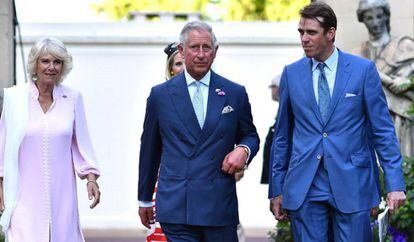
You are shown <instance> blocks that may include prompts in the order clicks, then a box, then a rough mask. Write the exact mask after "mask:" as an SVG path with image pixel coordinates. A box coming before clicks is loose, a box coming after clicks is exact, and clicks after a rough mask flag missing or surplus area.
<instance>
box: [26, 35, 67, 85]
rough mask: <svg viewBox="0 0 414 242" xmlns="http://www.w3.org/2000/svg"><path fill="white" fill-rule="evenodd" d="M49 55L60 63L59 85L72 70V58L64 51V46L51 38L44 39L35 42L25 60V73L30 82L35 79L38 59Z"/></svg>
mask: <svg viewBox="0 0 414 242" xmlns="http://www.w3.org/2000/svg"><path fill="white" fill-rule="evenodd" d="M47 54H50V55H52V56H53V57H55V58H56V59H59V60H61V61H62V75H61V77H60V79H59V80H58V83H56V84H59V83H61V82H62V81H63V80H64V79H65V77H66V75H67V74H69V72H70V71H71V70H72V68H73V62H72V56H71V55H70V54H69V52H68V51H67V50H66V47H65V45H64V44H63V43H62V41H60V40H58V39H55V38H51V37H45V38H41V39H40V40H38V41H37V42H36V44H35V45H33V47H32V48H31V49H30V52H29V57H28V60H27V73H28V74H29V78H30V80H32V81H34V80H36V78H37V74H36V69H37V61H38V59H39V58H40V57H41V56H43V55H47Z"/></svg>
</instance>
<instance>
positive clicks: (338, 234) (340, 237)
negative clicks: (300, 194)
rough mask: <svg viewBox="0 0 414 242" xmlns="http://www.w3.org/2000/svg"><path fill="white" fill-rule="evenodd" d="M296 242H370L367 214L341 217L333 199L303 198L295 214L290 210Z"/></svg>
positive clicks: (370, 235)
mask: <svg viewBox="0 0 414 242" xmlns="http://www.w3.org/2000/svg"><path fill="white" fill-rule="evenodd" d="M289 213H290V215H291V228H292V233H293V238H294V240H295V242H313V241H315V242H325V241H329V242H330V241H335V242H370V241H372V230H371V223H370V210H365V211H361V212H355V213H342V212H341V211H339V210H338V208H337V207H336V205H335V202H334V200H333V199H332V196H328V197H325V198H323V199H320V198H306V199H305V201H304V203H303V204H302V206H300V207H299V209H297V210H289Z"/></svg>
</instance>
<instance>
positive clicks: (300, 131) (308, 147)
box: [269, 51, 405, 213]
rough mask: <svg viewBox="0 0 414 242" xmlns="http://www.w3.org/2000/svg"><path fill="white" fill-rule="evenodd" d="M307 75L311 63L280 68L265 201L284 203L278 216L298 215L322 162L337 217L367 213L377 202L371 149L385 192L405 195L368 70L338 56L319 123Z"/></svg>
mask: <svg viewBox="0 0 414 242" xmlns="http://www.w3.org/2000/svg"><path fill="white" fill-rule="evenodd" d="M311 67H312V61H311V59H309V58H306V57H305V58H303V59H301V60H299V61H297V62H295V63H293V64H290V65H288V66H286V67H285V68H284V71H283V74H282V78H281V84H280V102H279V103H280V104H279V111H278V116H277V117H278V119H277V122H276V132H275V136H274V142H273V147H272V152H273V153H272V157H273V160H272V162H273V163H272V179H271V186H270V190H269V194H270V196H271V197H275V196H278V195H283V200H282V205H283V207H284V208H287V209H290V210H296V209H298V208H299V207H300V206H301V204H302V203H303V201H304V199H305V198H306V195H307V193H308V190H309V188H310V186H311V184H312V181H313V178H314V176H315V173H316V171H317V169H318V165H319V161H320V157H323V159H324V160H325V161H324V162H325V163H324V164H325V169H326V170H327V172H328V177H329V182H330V186H331V189H332V195H333V197H334V199H335V202H336V204H337V207H338V209H340V210H341V211H342V212H344V213H351V212H357V211H362V210H368V209H370V208H372V207H374V206H376V205H378V203H379V201H380V194H379V191H378V189H377V181H376V179H377V176H378V170H377V169H376V167H375V162H372V161H373V160H375V157H372V156H373V152H372V147H374V149H375V151H376V152H377V154H378V156H379V161H380V164H381V166H382V168H383V170H384V172H385V187H386V190H387V192H390V191H397V190H398V191H404V190H405V184H404V177H403V172H402V168H401V164H402V157H401V154H400V148H399V144H398V141H397V138H396V135H395V130H394V125H393V123H392V120H391V118H390V115H389V111H388V106H387V102H386V99H385V96H384V93H383V91H382V87H381V80H380V78H379V75H378V72H377V70H376V68H375V65H374V63H373V62H371V61H368V60H365V59H362V58H359V57H357V56H353V55H349V54H347V53H344V52H342V51H339V60H338V68H337V74H336V80H335V85H334V90H333V94H332V98H331V102H330V107H329V114H328V118H327V121H326V122H325V123H323V121H322V118H321V115H320V112H319V109H318V105H317V102H316V98H315V95H314V91H313V85H312V83H313V82H312V71H311ZM370 130H372V134H369V132H371V131H370ZM370 147H371V148H370Z"/></svg>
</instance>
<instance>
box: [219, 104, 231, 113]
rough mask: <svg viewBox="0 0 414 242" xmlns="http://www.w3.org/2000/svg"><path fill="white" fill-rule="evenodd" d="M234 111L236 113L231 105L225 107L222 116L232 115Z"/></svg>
mask: <svg viewBox="0 0 414 242" xmlns="http://www.w3.org/2000/svg"><path fill="white" fill-rule="evenodd" d="M233 111H234V109H233V107H232V106H230V105H228V106H225V107H224V108H223V111H221V114H225V113H231V112H233Z"/></svg>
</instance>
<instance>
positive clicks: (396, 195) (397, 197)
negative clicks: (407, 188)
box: [387, 191, 406, 214]
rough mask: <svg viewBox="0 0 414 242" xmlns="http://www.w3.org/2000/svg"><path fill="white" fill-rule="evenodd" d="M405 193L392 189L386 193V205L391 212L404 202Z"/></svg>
mask: <svg viewBox="0 0 414 242" xmlns="http://www.w3.org/2000/svg"><path fill="white" fill-rule="evenodd" d="M405 199H406V197H405V193H404V192H402V191H394V192H389V193H387V205H388V207H389V208H390V212H391V214H393V213H394V212H395V211H396V210H397V209H398V208H399V207H401V206H402V205H403V204H404V203H405Z"/></svg>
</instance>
